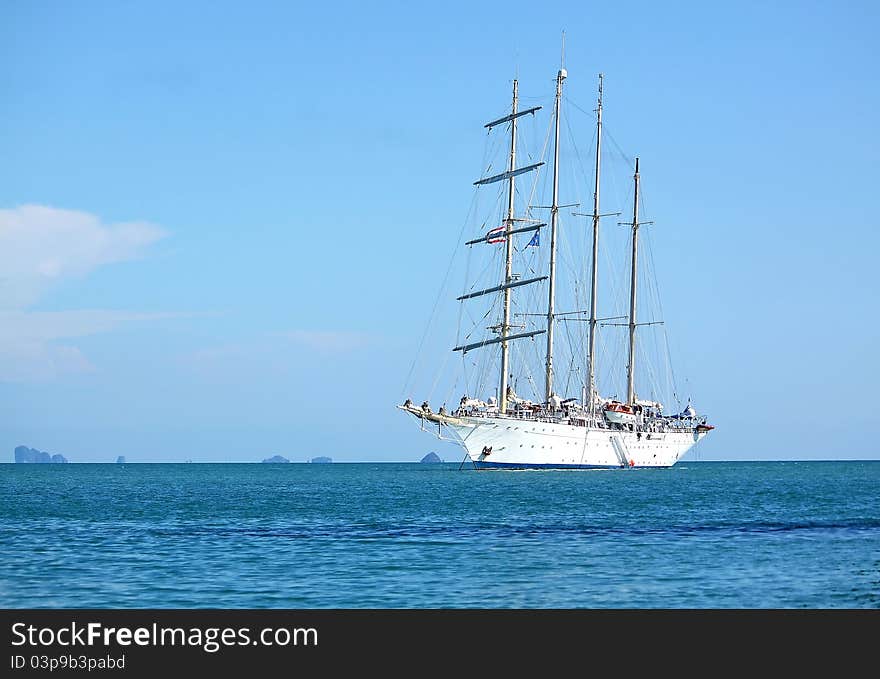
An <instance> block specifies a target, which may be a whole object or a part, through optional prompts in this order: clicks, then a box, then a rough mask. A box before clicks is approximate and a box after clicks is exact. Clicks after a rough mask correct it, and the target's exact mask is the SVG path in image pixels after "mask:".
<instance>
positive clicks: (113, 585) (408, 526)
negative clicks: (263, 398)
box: [0, 461, 880, 609]
mask: <svg viewBox="0 0 880 679" xmlns="http://www.w3.org/2000/svg"><path fill="white" fill-rule="evenodd" d="M0 607H2V608H24V607H38V608H42V607H50V608H60V607H64V608H66V607H95V608H166V607H167V608H172V607H175V608H203V607H211V608H264V607H266V608H362V607H368V608H461V607H467V608H508V607H514V608H875V609H876V608H880V461H868V462H855V461H853V462H680V463H678V464H677V465H676V466H675V467H673V468H672V469H665V470H614V471H567V472H553V471H528V472H509V471H480V472H477V471H473V470H469V469H465V470H464V471H458V464H457V463H456V464H419V463H414V464H367V463H364V464H338V463H333V464H124V465H116V464H94V465H92V464H67V465H57V464H56V465H52V464H45V465H37V464H17V465H16V464H3V465H0Z"/></svg>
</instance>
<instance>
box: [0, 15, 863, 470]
mask: <svg viewBox="0 0 880 679" xmlns="http://www.w3.org/2000/svg"><path fill="white" fill-rule="evenodd" d="M878 19H880V10H878V8H877V5H876V4H875V3H870V2H864V3H857V2H850V3H833V4H832V3H808V2H797V3H795V2H791V3H787V2H781V3H769V4H768V3H758V2H743V3H735V4H733V5H730V6H724V7H717V6H715V5H714V3H698V2H694V3H641V2H619V3H613V5H607V4H606V5H599V6H595V7H591V6H590V5H589V4H584V3H575V2H572V3H565V2H563V3H542V4H541V5H540V7H539V6H538V5H536V4H535V3H531V2H530V3H518V2H513V3H508V4H506V5H504V7H501V6H498V5H496V4H489V3H487V4H482V5H475V4H473V3H456V2H452V3H443V4H442V5H438V4H435V5H431V6H430V7H421V6H418V5H414V4H412V3H376V4H368V3H333V4H330V5H322V4H312V3H309V4H299V3H280V2H279V3H268V2H249V3H222V2H212V3H202V2H190V3H170V2H160V1H152V2H79V3H59V2H45V3H44V2H4V3H2V5H0V98H2V106H0V149H2V158H3V162H2V163H0V407H2V413H3V414H2V421H0V456H5V455H7V454H8V458H7V459H8V460H10V461H11V459H12V449H13V448H14V447H15V446H16V445H21V444H24V445H28V446H31V447H35V448H39V449H41V450H48V451H50V452H53V453H55V452H58V453H62V454H64V455H66V456H67V457H68V458H70V459H71V460H72V461H77V462H101V461H112V460H114V459H115V457H116V456H117V455H125V456H126V457H127V458H128V459H129V460H131V461H183V460H186V459H192V460H193V461H254V460H260V459H262V458H264V457H268V456H270V455H273V454H282V455H285V456H286V457H288V458H290V459H292V460H296V461H303V460H306V459H309V458H311V457H314V456H317V455H329V456H331V457H333V459H334V460H337V461H416V460H418V459H420V458H421V457H422V456H423V455H424V454H425V453H427V452H429V451H431V450H435V451H437V452H438V453H439V454H440V455H441V457H444V458H445V459H449V460H452V459H455V460H458V459H459V458H460V455H459V451H458V450H457V449H455V448H453V447H451V446H450V445H448V444H444V443H439V442H437V441H435V440H433V439H431V438H430V437H428V436H426V435H425V434H423V433H421V432H419V431H418V429H417V427H416V426H415V425H414V424H413V423H412V422H411V421H409V420H407V419H406V418H405V417H404V416H403V415H402V414H400V413H399V412H398V411H396V410H395V409H394V404H395V403H399V402H401V401H402V399H403V398H404V397H405V396H407V395H411V396H412V397H413V398H414V399H415V400H420V393H426V391H427V390H429V388H430V386H431V385H430V378H428V377H424V378H422V377H419V378H418V379H421V380H422V382H417V383H414V384H407V378H408V373H409V370H410V366H411V364H412V362H413V360H414V359H415V358H416V355H417V353H418V352H417V349H418V345H419V341H420V340H421V338H422V335H423V333H424V331H425V327H426V325H427V323H428V322H429V319H430V317H431V310H432V307H433V305H434V302H435V300H436V299H437V296H438V291H439V290H440V289H441V282H442V280H443V277H444V274H445V272H446V270H447V266H448V264H449V261H450V254H451V253H452V252H453V250H454V248H455V245H456V242H457V240H458V237H459V233H460V230H461V226H462V223H463V221H464V220H465V218H466V213H467V210H468V206H469V205H470V203H471V200H472V197H473V191H474V189H473V187H472V185H471V183H472V181H473V180H474V179H476V178H477V177H478V176H480V173H481V171H482V168H481V163H482V161H483V153H484V150H485V139H486V135H485V130H484V129H483V127H482V125H483V123H485V122H487V121H488V120H490V119H492V118H494V117H496V116H498V115H503V114H504V111H505V109H506V108H507V107H508V105H509V103H508V102H509V96H510V94H509V92H510V82H511V80H512V78H513V77H514V76H516V77H517V78H518V79H519V82H520V88H521V94H522V95H523V98H524V99H523V103H524V104H525V103H528V101H535V102H538V103H542V104H544V105H545V107H546V106H547V105H548V104H549V102H550V99H549V97H550V96H552V88H553V78H554V76H555V73H556V69H557V68H558V66H559V60H560V38H561V34H562V31H563V30H564V31H565V35H566V49H565V60H566V67H567V69H568V71H569V79H568V81H567V82H566V96H567V97H569V98H570V101H571V102H572V103H573V104H574V106H576V107H580V108H581V109H584V110H587V111H589V110H590V109H592V107H593V102H594V99H595V93H594V90H595V81H596V74H597V73H598V72H599V71H602V72H604V73H605V77H606V102H605V115H606V123H607V129H608V131H609V132H610V133H611V134H612V135H613V137H614V140H615V141H616V142H618V143H619V144H620V146H621V148H622V150H623V151H624V152H625V154H627V155H628V156H630V157H631V156H635V155H638V156H640V157H641V159H642V163H643V172H644V174H645V177H644V181H645V184H646V196H647V197H648V198H650V202H649V205H650V214H649V215H648V217H647V218H648V219H656V220H657V223H658V225H663V231H660V230H657V231H655V232H653V234H652V239H653V248H654V250H653V252H654V257H655V258H656V262H657V270H658V278H659V279H660V280H659V285H660V290H661V295H662V298H663V304H664V312H665V318H664V320H665V321H666V327H667V330H668V333H669V336H670V342H671V344H672V345H673V350H674V355H673V360H674V361H675V366H676V372H677V374H678V375H679V376H683V377H684V378H686V379H687V384H688V389H689V390H692V391H693V398H694V402H695V404H696V405H697V407H698V410H700V411H701V412H704V413H705V414H707V415H708V416H709V418H710V419H711V420H712V421H713V422H715V423H716V424H717V426H718V428H717V430H716V431H715V432H714V433H713V434H712V436H710V437H709V438H707V439H706V440H705V441H704V442H703V443H701V444H700V446H699V448H698V449H697V452H696V453H694V454H693V455H696V456H697V457H699V458H700V459H731V460H736V459H852V458H877V457H880V444H878V443H877V438H876V436H875V435H874V433H873V432H874V430H876V428H877V425H878V424H880V418H878V415H877V414H876V410H875V408H874V406H873V401H874V396H875V392H876V385H877V384H878V382H880V370H878V364H880V362H878V359H877V357H876V349H877V347H878V345H880V321H878V314H877V310H878V303H877V291H878V285H877V283H876V268H877V265H876V259H877V252H878V250H880V236H878V229H877V210H876V207H875V205H874V204H873V203H874V201H873V197H874V196H875V195H876V179H877V175H878V173H877V170H876V158H877V156H878V151H880V149H878V138H880V135H878V123H877V120H878V117H877V108H878V105H880V97H878V80H877V76H876V72H877V67H878V59H877V53H876V47H875V43H874V37H875V36H874V28H875V27H876V26H877V25H878ZM530 98H531V99H530ZM570 110H571V111H572V115H573V118H572V124H573V125H574V126H575V127H577V128H578V129H583V130H584V133H585V134H590V132H591V130H590V127H589V125H590V120H589V118H588V117H586V116H583V115H581V118H579V119H578V118H577V117H576V116H577V111H579V109H578V108H571V109H570ZM544 123H546V120H544V121H543V122H542V123H541V124H544ZM584 144H585V145H588V144H589V139H588V138H587V139H585V140H584ZM609 148H610V146H609ZM611 207H615V209H616V206H609V209H610V208H611ZM657 228H658V229H659V228H660V227H659V226H658V227H657ZM684 253H686V254H687V256H685V254H684ZM453 297H454V295H453V296H449V297H446V298H443V299H441V306H442V307H444V308H445V307H449V309H448V311H449V312H451V313H454V311H455V310H454V307H455V304H454V300H453ZM444 313H445V312H444ZM442 318H446V317H442ZM449 346H451V345H450V343H449V338H448V336H447V335H446V334H444V331H442V326H441V330H440V331H437V332H435V333H432V334H431V336H430V339H429V341H428V348H429V349H432V350H433V349H435V348H436V349H437V351H438V352H439V351H441V350H443V351H445V350H447V349H448V347H449ZM421 358H422V361H423V362H424V361H434V362H435V363H439V362H440V359H439V358H437V357H436V356H434V355H431V354H428V355H425V354H424V351H423V352H422V355H421ZM426 374H427V373H426ZM404 387H411V388H412V389H413V393H411V394H409V393H406V392H405V391H404ZM416 389H421V390H422V392H416V391H415V390H416ZM2 451H6V452H5V453H4V452H2Z"/></svg>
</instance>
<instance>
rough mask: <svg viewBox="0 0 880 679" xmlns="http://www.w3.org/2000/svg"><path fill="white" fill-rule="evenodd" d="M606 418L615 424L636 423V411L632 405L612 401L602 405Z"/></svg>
mask: <svg viewBox="0 0 880 679" xmlns="http://www.w3.org/2000/svg"><path fill="white" fill-rule="evenodd" d="M602 410H603V412H604V413H605V419H606V420H608V421H609V422H612V423H614V424H635V421H636V413H635V411H634V410H633V407H632V406H631V405H627V404H626V403H621V402H620V401H610V402H608V403H606V404H605V405H604V406H603V407H602Z"/></svg>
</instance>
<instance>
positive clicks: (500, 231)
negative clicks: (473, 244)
mask: <svg viewBox="0 0 880 679" xmlns="http://www.w3.org/2000/svg"><path fill="white" fill-rule="evenodd" d="M486 242H487V243H503V242H504V227H503V226H499V227H498V228H497V229H492V230H491V231H490V232H489V233H487V234H486Z"/></svg>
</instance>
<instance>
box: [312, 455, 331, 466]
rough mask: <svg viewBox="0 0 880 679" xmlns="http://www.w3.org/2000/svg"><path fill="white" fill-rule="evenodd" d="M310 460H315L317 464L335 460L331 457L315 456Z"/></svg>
mask: <svg viewBox="0 0 880 679" xmlns="http://www.w3.org/2000/svg"><path fill="white" fill-rule="evenodd" d="M309 462H314V463H316V464H327V463H328V462H333V460H332V459H331V458H329V457H322V456H319V457H313V458H312V459H311V460H309Z"/></svg>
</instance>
